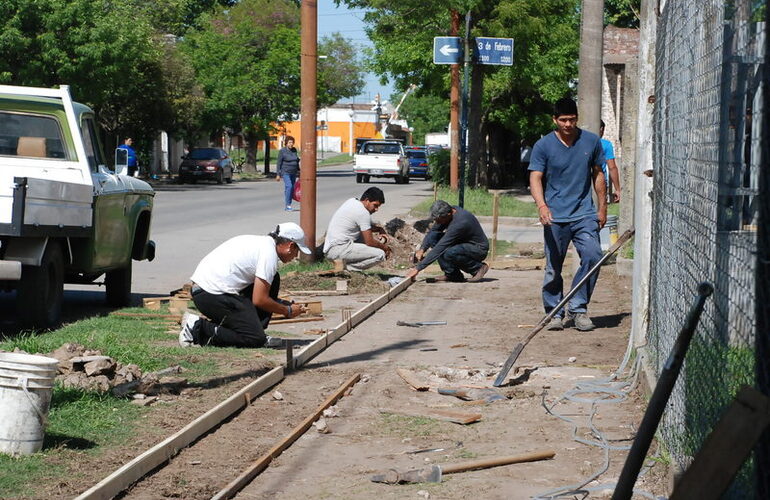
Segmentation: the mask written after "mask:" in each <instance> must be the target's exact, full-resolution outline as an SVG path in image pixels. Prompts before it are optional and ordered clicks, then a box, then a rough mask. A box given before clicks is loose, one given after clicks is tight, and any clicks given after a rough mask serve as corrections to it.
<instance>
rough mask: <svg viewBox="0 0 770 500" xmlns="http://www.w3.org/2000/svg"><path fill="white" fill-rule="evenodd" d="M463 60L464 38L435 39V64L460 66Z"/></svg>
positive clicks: (439, 37)
mask: <svg viewBox="0 0 770 500" xmlns="http://www.w3.org/2000/svg"><path fill="white" fill-rule="evenodd" d="M462 60H463V41H462V38H460V37H459V36H437V37H433V64H459V63H460V62H462Z"/></svg>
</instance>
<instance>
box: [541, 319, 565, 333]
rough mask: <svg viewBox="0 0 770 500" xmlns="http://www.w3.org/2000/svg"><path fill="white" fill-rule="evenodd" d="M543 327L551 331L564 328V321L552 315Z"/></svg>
mask: <svg viewBox="0 0 770 500" xmlns="http://www.w3.org/2000/svg"><path fill="white" fill-rule="evenodd" d="M545 329H546V330H550V331H552V332H554V331H559V330H564V323H562V321H561V318H560V317H558V316H554V317H553V318H551V321H549V322H548V326H546V327H545Z"/></svg>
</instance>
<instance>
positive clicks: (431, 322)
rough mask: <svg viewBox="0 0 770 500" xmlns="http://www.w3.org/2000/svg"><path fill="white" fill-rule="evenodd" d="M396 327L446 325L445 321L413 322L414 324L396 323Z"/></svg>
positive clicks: (407, 322) (406, 322)
mask: <svg viewBox="0 0 770 500" xmlns="http://www.w3.org/2000/svg"><path fill="white" fill-rule="evenodd" d="M396 325H397V326H411V327H414V328H419V327H421V326H435V325H446V321H415V322H409V321H396Z"/></svg>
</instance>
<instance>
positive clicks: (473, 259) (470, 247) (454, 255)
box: [425, 229, 488, 280]
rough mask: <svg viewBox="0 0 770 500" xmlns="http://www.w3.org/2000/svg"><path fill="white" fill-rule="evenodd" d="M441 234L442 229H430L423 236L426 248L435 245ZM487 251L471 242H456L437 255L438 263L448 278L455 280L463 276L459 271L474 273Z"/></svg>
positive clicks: (442, 233) (442, 234)
mask: <svg viewBox="0 0 770 500" xmlns="http://www.w3.org/2000/svg"><path fill="white" fill-rule="evenodd" d="M442 236H444V232H443V231H435V230H433V229H431V230H430V232H428V234H427V235H426V237H425V243H426V244H427V245H428V248H433V247H435V246H436V245H437V244H438V242H439V240H441V237H442ZM487 253H488V250H487V249H485V248H482V247H480V246H478V245H475V244H473V243H458V244H457V245H452V246H451V247H449V248H447V249H446V250H445V251H444V253H442V254H441V255H440V256H439V258H438V265H439V267H441V270H442V271H444V274H445V275H447V276H448V277H449V278H450V279H453V280H457V279H461V278H463V274H462V273H461V272H460V271H465V272H466V273H468V274H476V271H478V270H479V268H480V267H481V264H482V262H483V261H484V259H486V257H487Z"/></svg>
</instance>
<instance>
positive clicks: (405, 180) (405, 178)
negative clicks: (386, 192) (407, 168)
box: [401, 174, 409, 184]
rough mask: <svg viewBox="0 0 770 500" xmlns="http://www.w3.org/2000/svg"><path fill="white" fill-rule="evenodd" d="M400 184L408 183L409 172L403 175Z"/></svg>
mask: <svg viewBox="0 0 770 500" xmlns="http://www.w3.org/2000/svg"><path fill="white" fill-rule="evenodd" d="M401 179H402V181H403V182H402V184H409V174H407V175H405V176H403V177H402V178H401Z"/></svg>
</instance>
